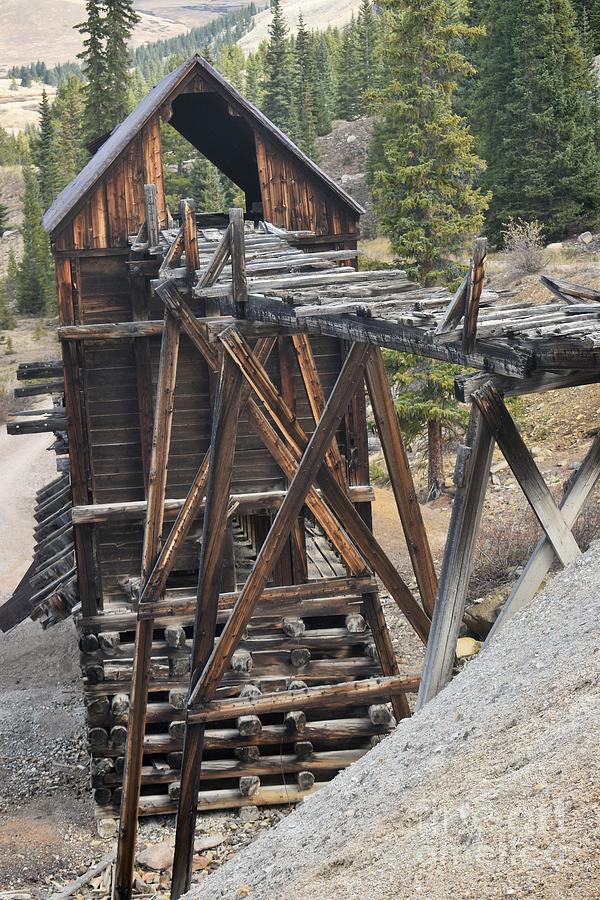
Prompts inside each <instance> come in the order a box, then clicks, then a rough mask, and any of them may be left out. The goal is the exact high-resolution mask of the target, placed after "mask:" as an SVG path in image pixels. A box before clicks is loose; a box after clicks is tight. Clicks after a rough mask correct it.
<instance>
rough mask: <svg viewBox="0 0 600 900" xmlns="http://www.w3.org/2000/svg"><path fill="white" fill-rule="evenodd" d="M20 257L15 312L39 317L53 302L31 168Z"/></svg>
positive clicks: (51, 270) (51, 274)
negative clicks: (21, 255) (21, 254)
mask: <svg viewBox="0 0 600 900" xmlns="http://www.w3.org/2000/svg"><path fill="white" fill-rule="evenodd" d="M24 177H25V196H24V200H23V218H24V221H23V228H22V232H23V257H22V259H21V262H20V263H19V266H18V269H17V309H18V311H19V312H20V313H25V314H33V315H35V314H38V313H43V312H45V311H46V310H49V309H50V308H52V307H53V306H54V304H55V302H56V291H55V287H54V267H53V265H52V260H51V257H50V247H49V243H48V238H47V236H46V234H45V232H44V229H43V228H42V205H41V199H40V192H39V187H38V182H37V178H36V176H35V174H34V172H33V169H32V168H31V167H30V166H27V167H26V168H25V170H24Z"/></svg>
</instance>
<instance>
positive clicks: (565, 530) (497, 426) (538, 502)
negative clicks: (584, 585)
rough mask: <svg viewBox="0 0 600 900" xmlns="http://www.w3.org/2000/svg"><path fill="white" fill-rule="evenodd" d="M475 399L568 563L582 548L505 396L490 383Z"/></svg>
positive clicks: (561, 559)
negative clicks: (534, 457) (526, 441)
mask: <svg viewBox="0 0 600 900" xmlns="http://www.w3.org/2000/svg"><path fill="white" fill-rule="evenodd" d="M473 402H474V403H476V404H477V406H478V407H479V409H480V411H481V414H482V415H483V416H484V418H485V420H486V422H487V424H488V428H489V429H490V431H491V432H492V434H493V435H494V437H495V438H496V440H497V442H498V446H499V447H500V449H501V450H502V453H503V454H504V458H505V459H506V462H507V463H508V464H509V466H510V467H511V469H512V472H513V475H514V476H515V478H516V479H517V481H518V482H519V484H520V486H521V489H522V491H523V493H524V494H525V497H526V498H527V501H528V503H529V505H530V506H531V508H532V510H533V511H534V513H535V515H536V517H537V519H538V521H539V523H540V525H541V526H542V528H543V529H544V531H545V533H546V536H547V537H548V540H549V541H550V542H551V544H552V546H553V547H554V550H555V551H556V555H557V556H558V558H559V559H560V561H561V563H562V564H563V566H566V565H567V564H568V563H570V562H572V561H573V560H574V559H576V558H577V557H578V556H579V555H580V553H581V551H580V549H579V547H578V545H577V541H576V540H575V538H574V537H573V534H572V533H571V529H570V528H569V526H568V525H567V523H566V522H565V519H564V516H563V515H562V513H561V511H560V510H559V508H558V506H557V505H556V503H555V502H554V498H553V496H552V494H551V493H550V489H549V488H548V485H547V484H546V482H545V481H544V479H543V477H542V474H541V472H540V470H539V469H538V467H537V466H536V464H535V462H534V460H533V457H532V455H531V453H530V452H529V450H528V449H527V447H526V446H525V442H524V441H523V438H522V437H521V435H520V433H519V430H518V428H517V426H516V425H515V423H514V422H513V420H512V417H511V415H510V413H509V411H508V410H507V408H506V405H505V403H504V401H503V400H502V397H501V396H500V394H499V393H498V391H497V390H496V388H495V387H494V386H493V384H491V383H488V384H486V385H484V387H482V388H481V389H480V390H479V391H476V392H475V393H474V394H473Z"/></svg>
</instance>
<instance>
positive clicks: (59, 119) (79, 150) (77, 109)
mask: <svg viewBox="0 0 600 900" xmlns="http://www.w3.org/2000/svg"><path fill="white" fill-rule="evenodd" d="M83 119H84V85H83V83H82V82H81V80H80V79H79V78H77V76H75V75H69V76H68V77H67V78H66V79H65V80H64V81H63V82H62V83H61V85H60V87H59V89H58V92H57V95H56V99H55V101H54V103H53V104H52V140H51V145H50V165H51V171H52V174H53V179H54V189H55V194H54V196H56V193H58V192H59V191H61V190H62V188H63V187H65V185H67V184H69V182H70V181H72V180H73V178H75V176H76V175H77V173H78V172H79V171H80V170H81V169H82V168H83V166H84V165H85V163H86V162H87V158H88V153H87V151H86V149H85V143H84V133H83ZM54 196H53V197H52V199H54Z"/></svg>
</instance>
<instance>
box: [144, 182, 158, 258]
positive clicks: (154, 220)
mask: <svg viewBox="0 0 600 900" xmlns="http://www.w3.org/2000/svg"><path fill="white" fill-rule="evenodd" d="M144 208H145V211H146V228H147V230H148V249H149V250H156V248H157V247H158V242H159V234H160V232H159V226H158V203H157V195H156V185H155V184H145V185H144Z"/></svg>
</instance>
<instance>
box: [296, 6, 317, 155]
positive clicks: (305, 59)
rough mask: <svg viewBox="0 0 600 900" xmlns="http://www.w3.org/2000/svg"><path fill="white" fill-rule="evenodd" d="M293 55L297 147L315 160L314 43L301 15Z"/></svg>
mask: <svg viewBox="0 0 600 900" xmlns="http://www.w3.org/2000/svg"><path fill="white" fill-rule="evenodd" d="M294 55H295V65H294V69H295V74H296V84H295V94H296V97H295V101H296V115H297V118H298V125H297V132H298V133H297V137H295V139H296V141H297V143H298V146H299V147H300V149H301V150H303V151H304V152H305V153H306V154H307V155H308V156H310V157H312V158H313V159H315V158H316V152H317V145H316V137H317V134H316V123H315V81H316V70H315V55H314V43H313V40H312V37H311V35H310V34H309V32H308V29H307V28H306V25H305V24H304V19H303V18H302V13H300V16H299V17H298V30H297V33H296V41H295V45H294Z"/></svg>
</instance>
